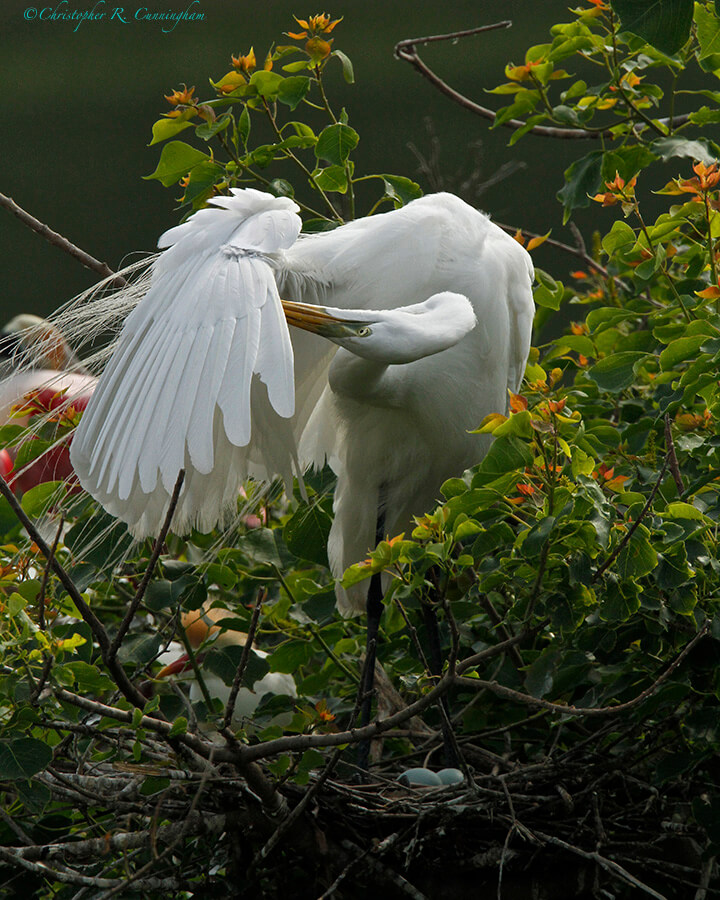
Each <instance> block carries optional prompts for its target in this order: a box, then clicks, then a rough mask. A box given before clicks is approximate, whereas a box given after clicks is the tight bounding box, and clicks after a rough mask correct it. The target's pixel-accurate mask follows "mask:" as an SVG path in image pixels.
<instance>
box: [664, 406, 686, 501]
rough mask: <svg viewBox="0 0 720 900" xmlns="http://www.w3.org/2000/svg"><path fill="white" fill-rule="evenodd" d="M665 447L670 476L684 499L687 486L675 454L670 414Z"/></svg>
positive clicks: (666, 428) (666, 415)
mask: <svg viewBox="0 0 720 900" xmlns="http://www.w3.org/2000/svg"><path fill="white" fill-rule="evenodd" d="M665 447H666V449H667V454H668V465H669V466H670V474H671V475H672V477H673V478H674V479H675V487H676V488H677V492H678V497H682V495H683V494H684V493H685V485H684V484H683V479H682V474H681V472H680V466H679V464H678V458H677V454H676V453H675V441H674V440H673V436H672V429H671V427H670V413H665Z"/></svg>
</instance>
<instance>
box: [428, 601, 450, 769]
mask: <svg viewBox="0 0 720 900" xmlns="http://www.w3.org/2000/svg"><path fill="white" fill-rule="evenodd" d="M434 591H435V589H434ZM434 591H433V592H434ZM422 611H423V620H424V622H425V630H426V632H427V637H428V651H429V652H428V663H429V664H430V671H431V674H433V675H437V676H438V677H439V676H440V675H442V652H441V649H440V628H439V627H438V620H437V615H436V613H435V609H434V608H433V607H432V606H431V605H430V604H429V603H423V605H422ZM439 704H440V706H441V707H442V709H441V710H440V727H441V731H442V736H443V757H444V759H445V765H446V766H447V767H449V768H453V769H456V768H457V767H458V764H459V761H458V758H457V753H456V752H455V740H454V738H455V735H454V734H453V732H452V725H451V723H450V711H449V707H448V702H447V697H441V698H440V700H439Z"/></svg>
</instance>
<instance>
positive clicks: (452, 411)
mask: <svg viewBox="0 0 720 900" xmlns="http://www.w3.org/2000/svg"><path fill="white" fill-rule="evenodd" d="M210 204H211V205H210V206H208V207H207V208H206V209H203V210H201V211H199V212H197V213H195V215H193V216H192V217H191V218H190V219H189V220H188V221H187V222H185V223H184V224H182V225H180V226H177V227H175V228H172V229H170V230H169V231H167V232H166V233H165V234H164V235H163V236H162V237H161V238H160V241H159V246H160V247H161V248H163V252H162V253H161V254H160V255H159V256H158V257H157V259H156V260H155V261H154V262H153V264H152V268H151V271H150V276H149V286H148V288H147V290H146V291H145V293H144V296H142V298H141V299H140V302H139V303H138V304H137V306H136V307H135V309H134V310H133V311H132V312H131V313H130V315H129V316H128V317H127V320H126V322H125V324H124V327H123V329H122V332H121V334H120V336H119V339H118V341H117V345H116V347H115V349H114V352H113V355H112V357H111V359H110V361H109V363H108V365H107V367H106V368H105V371H104V372H103V374H102V376H101V377H100V380H99V384H98V387H97V389H96V390H95V393H94V394H93V397H92V399H91V401H90V403H89V405H88V408H87V410H86V412H85V414H84V417H83V419H82V422H81V425H80V427H79V428H78V430H77V432H76V434H75V437H74V441H73V444H72V448H71V459H72V463H73V466H74V467H75V470H76V472H77V474H78V476H79V478H80V481H81V483H82V485H83V487H85V489H86V490H88V491H89V492H90V493H91V494H92V495H93V496H94V497H96V498H97V499H98V500H99V501H100V503H101V504H102V505H103V506H104V507H105V508H106V509H107V510H108V511H110V512H111V513H112V514H113V515H115V516H117V517H119V518H120V519H122V520H123V521H125V522H127V524H128V526H129V527H130V529H131V531H132V532H133V533H134V534H135V535H136V536H138V537H143V536H146V535H152V534H154V533H156V532H157V531H158V530H159V528H160V525H161V523H162V520H163V518H164V516H165V513H166V510H167V508H168V503H169V499H170V496H171V493H172V491H173V487H174V485H175V482H176V479H177V477H178V473H179V471H180V469H181V468H184V469H185V472H186V476H185V481H184V484H183V488H182V493H181V495H180V500H179V503H178V507H177V510H176V513H175V518H174V520H173V527H174V530H176V531H178V532H180V533H182V532H184V531H187V530H188V529H189V528H190V527H191V526H197V527H198V528H200V529H202V530H207V529H209V528H211V527H212V526H214V525H216V524H217V523H218V522H222V520H223V519H224V518H226V517H227V516H228V515H229V514H231V513H233V512H234V511H235V509H236V502H237V496H238V493H239V490H240V487H241V485H242V482H243V481H244V480H245V479H246V478H247V477H248V475H252V476H256V477H263V478H268V477H272V476H273V475H275V474H280V475H282V476H283V478H284V479H285V481H286V483H289V482H290V481H291V479H292V476H293V474H294V475H297V476H298V477H299V478H302V472H303V470H304V468H305V467H306V466H307V465H309V464H314V465H316V466H321V465H323V464H324V462H325V461H327V462H328V463H329V465H330V466H331V467H332V469H333V470H334V472H335V473H336V474H337V478H338V483H337V488H336V492H335V500H334V512H335V515H334V522H333V526H332V530H331V533H330V540H329V547H328V549H329V557H330V561H331V565H332V569H333V572H334V573H335V575H340V574H341V573H342V571H343V570H344V569H345V568H346V567H347V566H348V565H350V564H352V563H354V562H357V561H358V560H360V559H362V558H364V557H365V556H366V555H367V553H368V550H369V549H370V548H371V547H372V546H374V543H375V536H376V527H377V522H378V520H380V521H381V522H382V527H383V530H384V533H386V534H391V535H392V534H395V533H397V532H399V531H401V530H404V529H406V528H407V527H408V526H409V525H410V523H411V517H412V515H413V514H421V513H422V512H424V511H426V510H427V509H429V508H431V507H432V505H433V503H434V501H435V500H436V499H437V496H438V489H439V487H440V484H441V483H442V482H443V481H444V480H445V479H447V478H448V477H451V476H453V475H459V474H461V473H462V471H463V470H464V469H465V468H467V467H468V466H471V465H473V464H474V463H476V462H478V461H479V460H480V459H481V458H482V456H483V454H484V452H485V451H486V449H487V444H488V441H489V437H487V436H479V435H474V434H469V431H470V430H471V429H473V428H475V427H477V425H478V424H479V423H480V422H481V421H482V419H483V418H484V416H486V415H487V414H488V413H491V412H504V411H505V409H506V406H507V397H508V390H512V391H516V390H517V389H518V387H519V384H520V380H521V378H522V375H523V370H524V366H525V362H526V358H527V354H528V349H529V345H530V330H531V324H532V316H533V303H532V295H531V289H530V288H531V281H532V266H531V263H530V258H529V256H528V254H527V253H526V252H525V250H523V248H522V247H521V246H520V245H519V244H518V243H517V242H516V241H514V240H513V239H512V238H510V237H508V236H507V235H506V234H505V233H504V232H502V231H501V230H500V229H499V228H498V227H497V226H495V225H493V224H492V222H490V220H489V219H488V218H487V217H486V216H485V215H483V214H482V213H479V212H477V211H476V210H474V209H472V208H471V207H470V206H468V205H467V204H466V203H464V202H463V201H462V200H460V199H458V198H457V197H455V196H453V195H451V194H435V195H430V196H427V197H423V198H421V199H419V200H415V201H413V202H412V203H409V204H408V205H407V206H405V207H403V208H401V209H398V210H394V211H391V212H387V213H383V214H379V215H374V216H372V217H369V218H366V219H361V220H358V221H354V222H351V223H349V224H347V225H343V226H341V227H339V228H336V229H335V230H334V231H329V232H322V233H318V234H311V235H301V234H300V233H299V232H300V226H301V221H300V218H299V216H298V214H297V212H298V208H297V206H296V205H295V203H293V201H292V200H289V199H287V198H276V197H273V196H271V195H269V194H265V193H262V192H259V191H256V190H252V189H244V190H233V191H232V192H231V195H230V196H227V197H218V198H214V199H213V200H211V201H210ZM123 290H126V289H123ZM128 290H135V292H136V293H137V288H131V289H128ZM281 298H282V299H281ZM111 300H112V298H111ZM122 300H123V298H122V292H121V295H120V297H119V299H117V300H116V301H115V302H116V303H120V304H122ZM288 322H289V323H290V324H291V325H293V326H297V327H296V328H292V329H289V328H288ZM338 348H339V349H338ZM364 599H365V589H364V588H363V587H362V586H360V587H359V588H358V589H356V592H355V593H354V594H352V595H350V596H348V595H347V594H345V593H344V592H343V591H342V590H341V589H339V601H340V606H341V608H342V609H343V610H344V611H351V610H352V609H357V608H359V607H361V606H362V604H363V603H364Z"/></svg>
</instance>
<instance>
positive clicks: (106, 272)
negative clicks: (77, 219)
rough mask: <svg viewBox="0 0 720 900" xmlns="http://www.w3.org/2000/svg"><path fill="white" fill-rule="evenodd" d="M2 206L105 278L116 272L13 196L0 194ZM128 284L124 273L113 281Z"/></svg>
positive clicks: (54, 245) (117, 283) (121, 285)
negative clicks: (20, 204)
mask: <svg viewBox="0 0 720 900" xmlns="http://www.w3.org/2000/svg"><path fill="white" fill-rule="evenodd" d="M0 206H3V207H5V209H7V210H8V211H9V212H11V213H12V214H13V215H14V216H17V217H18V219H20V221H21V222H22V223H23V224H24V225H27V226H28V228H31V229H32V230H33V231H34V232H35V233H36V234H39V235H40V236H41V237H44V238H45V240H46V241H48V242H49V243H50V244H52V245H53V247H58V248H59V249H60V250H62V251H63V252H64V253H67V254H69V255H70V256H72V257H73V258H74V259H77V260H78V261H79V262H81V263H82V264H83V265H84V266H85V268H86V269H91V270H92V271H93V272H97V273H98V274H99V275H102V277H103V278H109V277H110V276H111V275H114V274H115V272H114V271H113V270H112V269H111V268H110V266H109V265H108V264H107V263H104V262H100V260H99V259H95V257H94V256H91V255H90V254H89V253H86V252H85V250H81V249H80V247H77V246H76V245H75V244H73V243H72V242H71V241H69V240H68V239H67V238H66V237H63V235H61V234H58V232H57V231H53V230H52V228H50V227H49V226H48V225H46V224H45V223H44V222H41V221H40V220H39V219H36V218H35V216H31V215H30V213H29V212H26V211H25V210H24V209H23V208H22V207H21V206H18V204H17V203H16V202H15V201H14V200H13V199H12V197H6V196H5V194H0ZM126 284H127V281H125V279H124V278H123V277H122V275H118V276H117V278H115V279H114V281H113V282H112V285H113V287H118V288H120V287H125V285H126Z"/></svg>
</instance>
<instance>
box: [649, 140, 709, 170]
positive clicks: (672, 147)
mask: <svg viewBox="0 0 720 900" xmlns="http://www.w3.org/2000/svg"><path fill="white" fill-rule="evenodd" d="M650 147H651V148H652V150H653V152H655V153H657V155H658V156H659V157H660V159H662V160H663V162H667V160H669V159H671V158H672V157H673V156H679V157H684V158H687V159H697V160H699V161H700V162H702V163H705V165H710V163H713V162H715V161H716V150H715V149H713V147H714V145H713V144H712V142H711V141H708V140H706V139H705V138H696V139H695V140H693V141H690V140H688V139H687V138H682V137H663V138H658V139H657V140H655V141H653V142H652V144H651V145H650Z"/></svg>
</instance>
